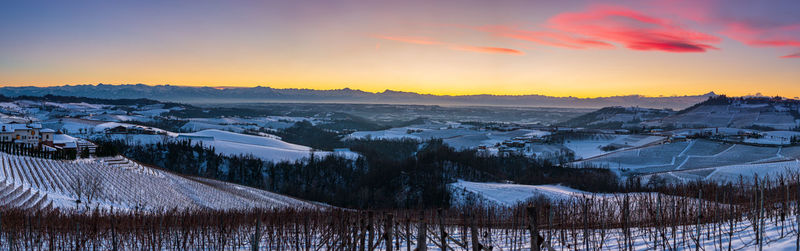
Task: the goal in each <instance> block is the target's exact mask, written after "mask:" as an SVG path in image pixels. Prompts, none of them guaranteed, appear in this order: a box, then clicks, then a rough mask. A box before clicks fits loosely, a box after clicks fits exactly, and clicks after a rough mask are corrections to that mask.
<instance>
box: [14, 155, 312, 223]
mask: <svg viewBox="0 0 800 251" xmlns="http://www.w3.org/2000/svg"><path fill="white" fill-rule="evenodd" d="M0 169H2V171H0V206H8V207H20V208H32V209H39V208H41V209H46V208H60V209H74V208H75V207H76V199H78V195H77V194H78V193H79V191H83V194H84V195H85V194H87V193H88V192H89V191H96V194H97V195H96V197H95V198H94V199H93V200H92V201H91V202H89V201H88V199H87V198H86V197H85V196H81V198H80V199H81V200H82V202H83V203H82V204H81V206H80V207H81V208H85V206H87V204H88V206H89V207H91V208H94V207H100V208H111V207H114V208H115V210H116V209H119V210H135V209H140V210H145V211H148V210H168V209H173V208H175V209H189V210H192V209H249V208H286V207H292V208H303V207H308V208H311V207H317V205H315V204H312V203H309V202H305V201H302V200H298V199H295V198H291V197H288V196H283V195H279V194H275V193H270V192H267V191H263V190H259V189H254V188H250V187H245V186H240V185H235V184H231V183H226V182H220V181H213V180H208V179H201V178H193V177H185V176H181V175H176V174H173V173H170V172H166V171H163V170H159V169H154V168H150V167H147V166H142V165H139V164H137V163H135V162H133V161H131V160H128V159H126V158H123V157H110V158H97V159H79V160H72V161H63V160H49V159H40V158H32V157H22V156H15V155H9V154H5V153H0ZM94 177H96V178H98V179H97V182H98V183H95V182H93V181H94V180H93V179H94ZM77 184H83V186H84V187H92V186H91V184H99V186H96V187H98V188H97V189H75V186H76V185H77Z"/></svg>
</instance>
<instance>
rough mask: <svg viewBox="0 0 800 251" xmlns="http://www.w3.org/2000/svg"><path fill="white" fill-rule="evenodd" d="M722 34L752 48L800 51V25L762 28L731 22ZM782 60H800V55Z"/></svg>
mask: <svg viewBox="0 0 800 251" xmlns="http://www.w3.org/2000/svg"><path fill="white" fill-rule="evenodd" d="M722 34H724V35H726V36H728V37H730V38H733V39H734V40H737V41H739V42H742V43H744V44H746V45H750V46H756V47H781V48H792V49H800V24H786V25H777V26H766V27H761V26H759V25H756V24H754V23H751V22H745V21H730V22H727V23H725V29H724V30H723V31H722ZM781 58H800V53H795V54H790V55H786V56H782V57H781Z"/></svg>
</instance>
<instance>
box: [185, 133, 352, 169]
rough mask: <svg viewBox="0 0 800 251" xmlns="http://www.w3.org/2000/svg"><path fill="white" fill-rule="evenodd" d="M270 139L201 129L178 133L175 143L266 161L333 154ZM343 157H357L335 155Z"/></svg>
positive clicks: (343, 153) (272, 137) (344, 154)
mask: <svg viewBox="0 0 800 251" xmlns="http://www.w3.org/2000/svg"><path fill="white" fill-rule="evenodd" d="M269 136H270V137H264V136H254V135H246V134H239V133H234V132H226V131H220V130H214V129H212V130H203V131H199V132H195V133H182V134H179V136H178V140H181V139H191V140H192V142H195V143H198V144H200V143H202V144H203V146H205V147H213V148H214V150H216V151H217V153H221V154H226V155H232V156H235V155H248V154H252V155H253V156H255V157H258V158H261V159H264V160H267V161H275V162H279V161H297V160H302V159H304V158H309V157H311V153H312V152H313V153H314V156H316V157H323V156H326V155H329V154H333V153H332V152H328V151H314V150H313V149H311V148H310V147H307V146H301V145H296V144H292V143H287V142H284V141H282V140H281V139H280V138H278V137H276V136H272V135H269ZM336 154H339V155H341V156H343V157H347V158H358V154H357V153H354V152H336Z"/></svg>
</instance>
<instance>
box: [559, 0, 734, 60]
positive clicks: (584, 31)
mask: <svg viewBox="0 0 800 251" xmlns="http://www.w3.org/2000/svg"><path fill="white" fill-rule="evenodd" d="M547 26H548V27H549V28H551V29H554V30H558V31H561V32H566V33H570V34H576V35H580V36H584V37H588V38H590V39H592V40H596V41H605V42H613V43H619V44H622V45H623V46H625V47H626V48H628V49H632V50H643V51H648V50H657V51H666V52H705V51H707V50H711V49H717V48H716V47H715V46H714V45H713V44H717V43H720V42H721V39H720V38H718V37H716V36H714V35H710V34H706V33H703V32H699V31H695V30H691V29H688V28H685V27H683V26H681V25H679V24H676V23H674V22H672V21H670V20H667V19H661V18H657V17H653V16H650V15H647V14H644V13H641V12H638V11H634V10H631V9H627V8H623V7H607V6H603V7H594V8H590V9H589V10H588V11H584V12H568V13H562V14H559V15H556V16H555V17H553V18H551V19H550V20H548V24H547Z"/></svg>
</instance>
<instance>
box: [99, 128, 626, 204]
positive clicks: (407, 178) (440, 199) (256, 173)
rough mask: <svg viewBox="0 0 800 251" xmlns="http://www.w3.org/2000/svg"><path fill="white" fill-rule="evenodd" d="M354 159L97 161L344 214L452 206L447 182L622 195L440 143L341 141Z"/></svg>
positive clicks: (208, 155) (559, 170)
mask: <svg viewBox="0 0 800 251" xmlns="http://www.w3.org/2000/svg"><path fill="white" fill-rule="evenodd" d="M344 142H345V143H344V146H346V147H349V148H350V149H351V150H352V151H354V152H358V153H359V154H360V156H359V157H358V158H356V159H348V158H346V157H344V156H340V155H337V154H331V153H330V152H325V153H322V152H317V153H312V157H309V158H306V159H304V160H301V161H295V162H288V161H283V162H269V161H264V160H262V159H260V158H257V157H254V156H252V155H239V156H228V155H222V154H218V153H216V152H215V151H214V149H213V148H210V147H206V146H203V145H202V143H201V142H191V141H164V142H160V143H156V144H147V145H128V144H126V143H125V142H124V141H122V140H100V141H98V142H96V143H97V144H98V150H97V153H98V156H108V155H116V154H124V155H125V156H126V157H128V158H131V159H133V160H136V161H139V162H142V163H145V164H150V165H155V166H159V167H162V168H164V169H166V170H169V171H173V172H176V173H180V174H186V175H194V176H201V177H206V178H212V179H218V180H222V181H227V182H233V183H237V184H241V185H246V186H250V187H255V188H260V189H264V190H268V191H272V192H276V193H280V194H286V195H290V196H295V197H299V198H303V199H307V200H312V201H319V202H324V203H328V204H331V205H335V206H341V207H348V208H436V207H445V208H446V207H449V206H450V199H451V191H450V189H449V188H448V186H447V184H449V183H452V182H455V181H457V180H458V179H463V180H470V181H479V182H500V181H503V182H514V183H519V184H534V185H535V184H555V183H560V184H563V185H566V186H570V187H573V188H576V189H581V190H586V191H592V192H614V191H620V190H622V189H626V188H624V187H622V186H621V185H620V182H619V180H618V178H617V176H616V175H615V174H613V173H612V172H610V171H609V170H607V169H603V168H570V167H560V166H558V165H557V164H555V163H552V162H550V161H549V160H546V159H531V158H528V157H525V156H514V155H512V156H479V155H478V154H476V151H474V150H455V149H454V148H452V147H449V146H447V145H446V144H444V143H443V142H442V141H441V140H430V141H425V142H419V141H416V140H410V139H403V140H383V139H381V140H375V139H360V140H347V141H344Z"/></svg>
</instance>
